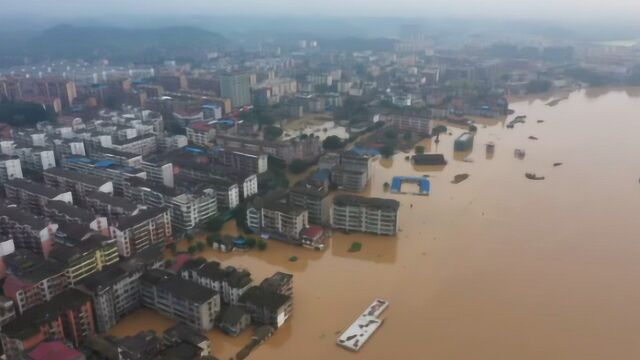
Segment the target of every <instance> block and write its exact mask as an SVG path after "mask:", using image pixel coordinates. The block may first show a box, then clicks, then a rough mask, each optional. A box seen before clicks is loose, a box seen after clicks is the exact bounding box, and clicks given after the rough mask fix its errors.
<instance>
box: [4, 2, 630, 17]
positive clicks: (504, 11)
mask: <svg viewBox="0 0 640 360" xmlns="http://www.w3.org/2000/svg"><path fill="white" fill-rule="evenodd" d="M2 7H3V13H4V14H5V15H9V14H23V15H30V16H43V17H46V16H57V17H83V16H90V17H97V16H100V15H114V14H123V15H124V14H149V15H169V14H171V15H196V14H197V15H225V14H241V15H268V16H273V15H287V16H399V17H440V16H453V17H486V18H500V17H502V18H506V17H508V18H533V19H549V20H563V19H566V20H571V21H575V20H588V19H594V20H600V21H603V20H615V19H631V18H634V17H637V16H638V15H640V2H639V1H636V0H610V1H607V3H606V6H603V3H602V1H601V0H580V1H578V0H557V1H553V2H547V1H539V0H515V1H513V0H429V1H422V0H396V1H393V2H389V1H385V0H347V1H344V0H323V1H318V0H310V1H299V0H242V1H237V2H221V1H216V0H186V1H182V2H176V1H166V0H159V1H154V2H131V1H129V0H110V1H107V2H105V1H97V0H65V1H64V2H60V1H53V0H23V1H19V2H13V1H11V2H10V1H6V0H5V3H4V4H3V5H2Z"/></svg>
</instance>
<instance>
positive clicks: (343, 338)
mask: <svg viewBox="0 0 640 360" xmlns="http://www.w3.org/2000/svg"><path fill="white" fill-rule="evenodd" d="M388 306H389V302H388V301H386V300H382V299H376V300H375V301H374V302H373V303H372V304H371V305H369V307H368V308H367V309H366V310H365V312H364V313H363V314H362V315H360V317H358V319H356V321H354V322H353V323H352V324H351V325H350V326H349V328H348V329H347V330H345V332H343V333H342V335H340V337H339V338H338V341H337V344H338V345H340V346H342V347H344V348H346V349H349V350H351V351H358V350H360V348H361V347H362V345H364V343H365V342H366V341H367V340H369V338H370V337H371V335H373V333H374V332H375V331H376V330H377V329H378V327H380V325H382V319H380V318H378V316H380V314H382V312H383V311H384V310H385V309H386V308H387V307H388Z"/></svg>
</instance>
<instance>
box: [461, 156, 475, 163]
mask: <svg viewBox="0 0 640 360" xmlns="http://www.w3.org/2000/svg"><path fill="white" fill-rule="evenodd" d="M462 161H464V162H467V163H472V162H473V158H472V157H470V156H467V157H465V158H464V159H462Z"/></svg>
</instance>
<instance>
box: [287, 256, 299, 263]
mask: <svg viewBox="0 0 640 360" xmlns="http://www.w3.org/2000/svg"><path fill="white" fill-rule="evenodd" d="M289 261H291V262H296V261H298V257H297V256H295V255H294V256H291V257H290V258H289Z"/></svg>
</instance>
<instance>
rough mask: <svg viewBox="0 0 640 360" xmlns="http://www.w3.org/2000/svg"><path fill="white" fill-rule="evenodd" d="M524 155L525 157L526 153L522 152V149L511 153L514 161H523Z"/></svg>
mask: <svg viewBox="0 0 640 360" xmlns="http://www.w3.org/2000/svg"><path fill="white" fill-rule="evenodd" d="M526 155H527V153H526V151H524V149H515V150H514V151H513V156H514V157H515V158H516V159H520V160H522V159H524V157H525V156H526Z"/></svg>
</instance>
